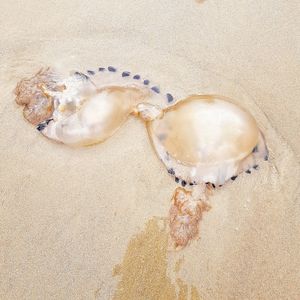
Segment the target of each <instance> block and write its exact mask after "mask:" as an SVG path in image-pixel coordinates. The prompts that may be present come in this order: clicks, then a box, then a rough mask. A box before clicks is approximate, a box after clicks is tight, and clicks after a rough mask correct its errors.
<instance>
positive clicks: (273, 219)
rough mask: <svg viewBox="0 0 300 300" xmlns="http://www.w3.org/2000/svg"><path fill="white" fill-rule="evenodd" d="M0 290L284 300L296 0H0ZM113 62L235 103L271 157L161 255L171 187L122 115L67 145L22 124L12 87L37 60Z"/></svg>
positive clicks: (292, 264)
mask: <svg viewBox="0 0 300 300" xmlns="http://www.w3.org/2000/svg"><path fill="white" fill-rule="evenodd" d="M0 11H1V20H0V24H1V26H0V70H1V72H0V95H1V101H0V120H1V126H0V141H1V142H0V155H1V156H0V157H1V159H0V249H1V251H0V257H1V259H0V298H1V299H121V300H122V299H139V300H140V299H142V300H143V299H145V300H152V299H155V300H156V299H194V300H195V299H299V296H300V289H299V286H300V285H299V281H300V278H299V277H300V276H299V269H300V255H299V247H300V239H299V236H300V230H299V228H300V222H299V220H300V217H299V215H300V205H299V194H298V191H299V178H300V172H299V158H300V143H299V138H298V136H299V133H298V131H299V128H298V127H299V124H300V113H299V111H300V104H299V99H300V93H299V92H300V90H299V77H300V72H299V69H300V68H299V59H298V58H299V47H300V45H299V44H300V41H299V34H298V32H299V30H300V28H299V21H298V19H299V18H298V15H299V6H298V2H297V1H293V0H291V1H271V0H267V1H258V0H255V1H238V0H229V1H212V0H206V1H194V0H186V1H174V0H173V1H169V0H167V1H155V2H153V1H152V2H151V1H150V2H149V1H144V0H139V1H133V0H131V1H129V0H124V1H104V0H102V1H77V0H74V1H72V2H70V1H36V0H29V1H13V2H11V1H1V3H0ZM107 65H113V66H116V67H118V68H120V69H124V70H125V69H126V70H130V71H133V72H136V73H139V74H141V75H143V76H145V77H147V78H149V79H150V80H153V81H154V82H155V83H159V85H160V86H161V87H163V88H164V89H166V90H168V91H170V92H172V93H173V94H174V95H176V96H177V97H183V96H186V95H189V94H193V93H203V94H207V93H213V94H222V95H225V96H228V97H232V98H235V99H237V100H238V101H239V102H240V103H241V105H242V106H244V107H246V108H247V109H249V110H250V111H251V112H252V113H253V115H254V116H255V118H256V119H257V120H258V122H259V124H260V127H261V128H262V129H263V131H264V132H265V135H266V139H267V143H268V146H269V148H270V154H271V155H270V161H269V162H263V163H261V165H260V170H259V171H257V172H255V173H252V174H251V175H248V174H245V175H242V176H240V177H239V178H238V179H237V180H236V181H234V182H233V183H229V184H227V185H225V186H223V187H222V188H221V189H218V190H216V191H215V192H214V194H213V196H211V202H212V209H211V210H210V211H209V212H207V213H205V215H204V217H203V220H202V222H201V239H199V240H198V241H196V242H193V243H192V244H191V245H190V246H189V247H187V248H186V249H184V250H183V251H177V252H174V251H170V248H169V245H168V240H167V239H168V231H167V226H166V222H165V219H164V217H165V216H167V214H168V209H169V205H170V200H171V197H172V194H173V191H174V188H175V183H174V182H173V181H172V180H171V178H170V177H169V176H168V175H167V173H166V171H165V170H164V167H163V166H162V164H161V163H160V162H159V160H158V159H157V157H156V156H155V153H154V151H153V150H152V148H151V145H150V143H149V141H148V137H147V134H146V130H145V128H144V126H143V124H142V123H141V122H139V121H138V120H136V119H134V118H132V119H130V120H129V121H128V122H127V123H126V124H125V126H124V127H122V128H121V130H119V131H118V132H117V134H116V135H114V136H113V137H112V138H111V139H109V140H108V141H107V142H105V143H104V144H100V145H97V146H93V147H88V148H80V149H72V148H68V147H65V146H62V145H59V144H55V143H53V142H51V141H49V140H47V139H45V138H43V137H42V136H40V135H39V134H38V132H37V131H36V130H34V129H33V128H32V126H31V125H30V124H29V123H27V122H25V121H24V119H23V117H22V113H21V109H20V107H18V106H17V105H16V104H15V103H14V95H13V89H14V87H15V86H16V83H17V82H18V81H19V80H20V79H21V78H23V77H26V76H31V75H32V74H34V73H35V72H36V71H37V70H38V69H39V68H40V67H42V66H57V67H59V68H60V69H64V70H79V71H84V70H86V69H93V68H97V67H100V66H107Z"/></svg>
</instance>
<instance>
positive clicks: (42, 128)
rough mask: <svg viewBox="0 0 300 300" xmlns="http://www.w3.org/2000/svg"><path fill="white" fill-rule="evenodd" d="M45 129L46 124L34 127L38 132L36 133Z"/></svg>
mask: <svg viewBox="0 0 300 300" xmlns="http://www.w3.org/2000/svg"><path fill="white" fill-rule="evenodd" d="M45 128H46V124H45V123H40V124H38V126H37V127H36V129H37V130H38V131H42V130H44V129H45Z"/></svg>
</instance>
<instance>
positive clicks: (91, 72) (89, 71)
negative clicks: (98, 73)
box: [87, 70, 95, 75]
mask: <svg viewBox="0 0 300 300" xmlns="http://www.w3.org/2000/svg"><path fill="white" fill-rule="evenodd" d="M87 72H88V74H90V75H95V72H94V71H92V70H87Z"/></svg>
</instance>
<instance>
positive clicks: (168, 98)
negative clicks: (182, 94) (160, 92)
mask: <svg viewBox="0 0 300 300" xmlns="http://www.w3.org/2000/svg"><path fill="white" fill-rule="evenodd" d="M166 96H167V100H168V102H169V103H171V102H172V101H173V100H174V98H173V96H172V95H171V94H169V93H168V94H167V95H166Z"/></svg>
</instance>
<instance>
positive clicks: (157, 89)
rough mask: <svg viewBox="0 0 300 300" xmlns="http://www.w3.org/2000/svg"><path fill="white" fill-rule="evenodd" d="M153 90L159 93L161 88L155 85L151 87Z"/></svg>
mask: <svg viewBox="0 0 300 300" xmlns="http://www.w3.org/2000/svg"><path fill="white" fill-rule="evenodd" d="M151 90H152V91H154V92H155V93H157V94H159V92H160V91H159V88H158V87H157V86H153V87H152V88H151Z"/></svg>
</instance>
